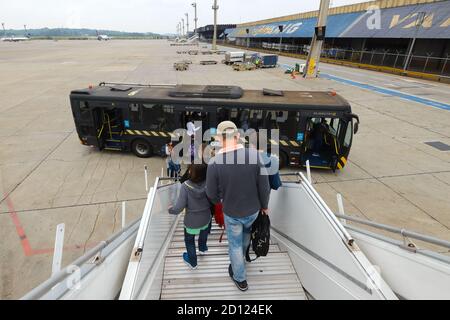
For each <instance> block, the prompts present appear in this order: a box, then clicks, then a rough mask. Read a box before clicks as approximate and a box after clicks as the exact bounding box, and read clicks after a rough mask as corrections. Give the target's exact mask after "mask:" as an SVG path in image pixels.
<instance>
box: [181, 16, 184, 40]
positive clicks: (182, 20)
mask: <svg viewBox="0 0 450 320" xmlns="http://www.w3.org/2000/svg"><path fill="white" fill-rule="evenodd" d="M181 25H182V26H183V34H182V36H184V19H181Z"/></svg>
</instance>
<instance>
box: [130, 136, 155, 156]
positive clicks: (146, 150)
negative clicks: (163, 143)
mask: <svg viewBox="0 0 450 320" xmlns="http://www.w3.org/2000/svg"><path fill="white" fill-rule="evenodd" d="M131 149H132V151H133V153H134V154H135V155H136V156H138V157H139V158H148V157H150V156H151V155H152V146H151V145H150V143H148V142H147V141H146V140H142V139H138V140H135V141H133V144H132V145H131Z"/></svg>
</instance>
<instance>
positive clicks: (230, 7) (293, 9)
mask: <svg viewBox="0 0 450 320" xmlns="http://www.w3.org/2000/svg"><path fill="white" fill-rule="evenodd" d="M192 2H194V0H62V1H61V0H12V1H6V0H1V3H0V22H4V23H5V27H6V28H7V29H22V28H23V25H24V24H26V25H27V28H28V29H34V28H42V27H49V28H56V27H68V28H92V29H109V30H117V31H137V32H156V33H174V32H175V31H176V24H177V23H178V22H179V21H180V20H181V18H185V16H184V14H185V13H186V12H187V13H188V14H189V20H190V22H189V23H190V30H192V27H193V25H194V21H193V18H194V8H193V7H192V6H191V3H192ZM196 2H197V8H198V26H203V25H206V24H210V23H212V21H213V11H212V9H211V7H212V4H213V0H197V1H196ZM358 2H365V1H364V0H332V6H333V7H337V6H341V5H345V4H352V3H358ZM319 4H320V0H218V5H219V13H218V23H243V22H248V21H254V20H259V19H266V18H272V17H276V16H282V15H288V14H293V13H298V12H304V11H311V10H317V9H318V8H319Z"/></svg>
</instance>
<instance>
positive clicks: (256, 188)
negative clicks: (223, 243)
mask: <svg viewBox="0 0 450 320" xmlns="http://www.w3.org/2000/svg"><path fill="white" fill-rule="evenodd" d="M227 158H229V159H230V160H231V159H233V158H234V162H233V161H232V163H231V164H229V162H228V161H226V160H227ZM244 159H245V162H244V161H243V160H244ZM239 160H240V161H239ZM241 163H242V164H241ZM262 168H264V164H263V163H262V160H261V157H260V155H259V153H258V151H257V150H255V149H244V148H242V149H238V150H234V151H230V152H227V153H222V154H218V155H216V156H215V157H214V158H212V159H211V161H210V163H209V166H208V172H207V176H206V192H207V194H208V197H209V199H210V200H211V201H212V202H213V203H217V202H219V201H220V200H221V199H222V202H223V212H224V213H225V214H227V215H228V216H231V217H235V218H242V217H247V216H250V215H252V214H254V213H256V212H258V211H259V210H260V209H266V208H267V207H268V205H269V196H270V185H269V178H268V176H267V175H264V174H261V173H262V171H261V169H262Z"/></svg>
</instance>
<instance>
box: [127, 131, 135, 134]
mask: <svg viewBox="0 0 450 320" xmlns="http://www.w3.org/2000/svg"><path fill="white" fill-rule="evenodd" d="M126 132H127V134H134V133H133V131H131V130H127V131H126Z"/></svg>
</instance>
